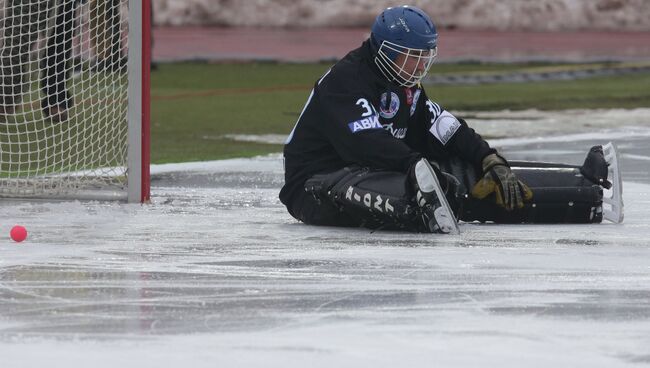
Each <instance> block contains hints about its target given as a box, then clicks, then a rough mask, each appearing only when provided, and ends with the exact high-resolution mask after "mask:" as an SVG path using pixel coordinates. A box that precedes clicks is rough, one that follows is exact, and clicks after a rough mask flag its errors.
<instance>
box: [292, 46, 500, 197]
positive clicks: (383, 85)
mask: <svg viewBox="0 0 650 368" xmlns="http://www.w3.org/2000/svg"><path fill="white" fill-rule="evenodd" d="M492 152H495V151H494V150H493V149H491V148H490V146H489V145H488V144H487V142H485V141H484V140H483V139H482V138H481V137H480V136H479V135H478V134H477V133H475V132H474V130H473V129H471V128H469V127H468V126H467V124H466V123H465V122H464V121H463V120H462V119H457V118H456V117H454V116H453V115H452V114H450V113H449V112H448V111H446V110H444V109H443V108H442V107H440V106H439V105H438V104H436V103H435V102H433V101H430V100H429V99H428V97H427V95H426V93H425V91H424V89H423V88H422V87H421V86H414V87H411V88H405V87H399V86H397V85H395V84H393V83H391V82H388V80H387V79H386V78H385V77H384V76H383V75H382V74H381V73H380V71H379V70H378V69H377V67H376V66H375V64H374V61H373V59H372V51H371V46H370V44H369V41H366V42H364V43H363V44H362V45H361V47H359V48H358V49H355V50H353V51H351V52H350V53H349V54H347V55H346V56H345V57H344V58H343V59H341V60H340V61H339V62H338V63H336V64H335V65H334V66H333V67H332V68H331V69H330V70H329V71H328V72H327V73H325V75H323V76H322V77H321V78H320V79H319V80H318V81H317V82H316V84H315V86H314V89H313V90H312V92H311V94H310V95H309V98H308V100H307V103H306V104H305V107H304V108H303V110H302V112H301V114H300V117H299V118H298V121H297V123H296V125H295V127H294V128H293V130H292V131H291V134H290V135H289V137H288V138H287V142H286V144H285V146H284V168H285V185H284V187H283V188H282V190H281V191H280V200H281V201H282V203H284V204H285V205H287V206H290V203H291V202H292V201H293V199H294V198H295V196H296V194H297V193H299V192H301V191H304V188H303V186H304V183H305V181H306V180H307V179H308V178H309V177H311V176H312V175H314V174H320V173H330V172H333V171H336V170H338V169H341V168H343V167H345V166H350V165H359V166H362V167H369V168H372V169H377V170H390V171H399V172H404V173H406V172H407V171H408V169H409V168H410V167H411V165H413V164H414V163H415V162H416V161H417V160H418V159H419V158H421V157H426V158H428V159H430V160H444V159H445V158H446V157H449V156H459V157H461V158H463V159H465V160H467V161H469V162H471V163H474V164H475V165H476V166H477V167H480V164H481V161H482V159H483V158H484V157H485V156H487V155H488V154H490V153H492Z"/></svg>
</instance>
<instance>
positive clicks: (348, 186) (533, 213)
mask: <svg viewBox="0 0 650 368" xmlns="http://www.w3.org/2000/svg"><path fill="white" fill-rule="evenodd" d="M510 164H511V166H512V170H513V172H514V173H515V174H516V175H517V176H518V177H519V178H520V179H521V180H522V181H523V182H525V183H526V184H527V185H528V186H529V187H530V188H531V190H532V191H533V200H532V201H531V202H530V203H526V205H525V206H524V208H522V209H516V210H513V211H506V210H505V209H503V208H501V207H499V206H497V205H496V204H495V203H494V199H493V198H486V199H484V200H479V199H476V198H473V197H472V196H471V195H470V194H469V193H470V191H471V188H472V187H473V185H474V184H475V183H476V181H477V179H478V177H479V175H477V172H476V171H475V169H474V168H473V167H472V166H471V165H469V164H467V163H464V162H462V161H460V160H451V161H448V162H445V163H443V164H442V165H441V169H442V170H443V171H444V172H445V173H447V174H451V176H453V177H455V178H456V183H455V184H454V185H451V184H450V183H448V184H447V185H444V184H442V185H443V187H446V188H447V190H446V193H447V200H448V202H449V203H450V205H451V206H452V211H453V212H454V214H455V215H456V216H457V218H459V219H460V220H463V221H466V222H471V221H480V222H488V221H490V222H497V223H598V222H601V221H602V198H603V190H602V188H601V187H600V185H597V184H594V183H593V182H592V181H590V180H589V179H587V178H586V177H584V176H583V175H581V171H580V168H581V167H580V166H572V165H564V164H554V163H542V162H511V163H510ZM439 179H440V181H441V182H446V181H447V178H445V177H440V178H439ZM409 188H410V185H409V178H408V176H407V175H406V174H403V173H397V172H387V171H372V170H369V169H364V168H359V167H347V168H344V169H341V170H339V171H336V172H333V173H327V174H319V175H315V176H314V177H312V178H310V179H309V180H307V182H306V183H305V191H304V192H302V193H301V194H300V195H298V198H297V199H295V200H294V201H293V202H292V203H291V206H290V207H289V212H290V213H291V214H292V215H293V216H294V217H295V218H296V219H298V220H300V221H302V222H304V223H306V224H312V225H328V226H347V227H351V226H353V227H359V226H362V227H367V228H371V229H377V228H383V229H392V230H407V231H424V229H423V228H422V222H421V219H420V217H419V212H418V207H417V205H416V203H415V201H414V199H413V193H412V192H411V191H410V190H409Z"/></svg>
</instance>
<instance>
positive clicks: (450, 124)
mask: <svg viewBox="0 0 650 368" xmlns="http://www.w3.org/2000/svg"><path fill="white" fill-rule="evenodd" d="M458 128H460V122H459V121H458V119H456V117H455V116H454V115H452V114H450V113H449V112H447V111H443V112H442V113H441V114H440V115H439V116H438V118H437V119H436V120H435V121H434V122H433V125H431V129H429V131H430V132H431V134H433V135H434V136H435V137H436V138H438V140H439V141H440V142H441V143H442V144H443V145H445V144H447V142H449V140H450V139H451V137H453V136H454V134H455V133H456V131H458Z"/></svg>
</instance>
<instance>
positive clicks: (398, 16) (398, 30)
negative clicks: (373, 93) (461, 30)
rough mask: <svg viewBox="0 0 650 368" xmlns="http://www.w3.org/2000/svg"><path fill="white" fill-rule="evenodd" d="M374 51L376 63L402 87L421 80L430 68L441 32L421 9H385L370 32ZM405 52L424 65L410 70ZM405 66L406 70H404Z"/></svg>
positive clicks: (403, 7)
mask: <svg viewBox="0 0 650 368" xmlns="http://www.w3.org/2000/svg"><path fill="white" fill-rule="evenodd" d="M370 40H371V44H372V48H373V49H374V52H375V63H376V64H377V66H378V67H379V69H380V70H381V71H382V73H383V74H384V75H385V76H386V77H387V78H388V79H389V80H392V81H395V82H397V83H398V84H399V85H402V86H407V87H410V86H413V85H415V84H417V83H419V81H420V79H422V77H424V75H425V74H426V72H427V71H428V69H429V67H430V66H431V63H432V62H433V58H434V57H435V56H436V53H437V47H438V32H437V31H436V26H435V25H434V24H433V22H432V21H431V18H429V16H428V15H427V14H426V13H425V12H424V11H422V10H421V9H419V8H416V7H413V6H408V5H404V6H400V7H395V8H387V9H386V10H384V11H383V12H382V13H381V14H379V16H377V19H375V23H374V24H373V25H372V33H371V35H370ZM400 55H404V56H405V57H409V58H416V57H417V58H419V60H421V62H422V64H423V65H424V66H426V68H425V70H424V73H422V70H423V68H422V67H418V68H417V70H410V69H409V65H410V64H409V65H406V63H405V62H404V57H402V58H400V59H399V61H398V57H399V56H400ZM405 68H406V69H405Z"/></svg>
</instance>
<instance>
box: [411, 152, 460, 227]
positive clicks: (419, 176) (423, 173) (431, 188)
mask: <svg viewBox="0 0 650 368" xmlns="http://www.w3.org/2000/svg"><path fill="white" fill-rule="evenodd" d="M415 181H416V184H417V186H418V190H417V194H416V200H417V202H418V206H419V207H420V208H421V210H422V221H423V222H424V226H425V227H426V228H427V230H428V231H429V232H432V233H439V234H460V230H459V228H458V223H457V221H456V218H455V217H454V214H453V212H452V211H451V207H450V206H449V203H448V202H447V198H446V197H445V194H444V192H443V191H442V188H441V187H440V182H439V181H438V178H437V177H436V174H435V171H433V168H432V167H431V164H429V162H428V161H427V160H426V159H421V160H420V161H419V162H418V163H416V164H415Z"/></svg>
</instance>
